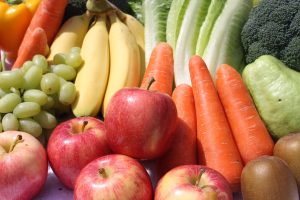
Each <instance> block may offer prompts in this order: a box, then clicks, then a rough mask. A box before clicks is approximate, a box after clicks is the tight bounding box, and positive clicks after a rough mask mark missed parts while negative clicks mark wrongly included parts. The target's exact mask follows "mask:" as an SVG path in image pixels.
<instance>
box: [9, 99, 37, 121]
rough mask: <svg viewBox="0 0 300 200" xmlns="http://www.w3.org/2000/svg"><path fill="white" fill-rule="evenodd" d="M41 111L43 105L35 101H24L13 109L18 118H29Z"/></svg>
mask: <svg viewBox="0 0 300 200" xmlns="http://www.w3.org/2000/svg"><path fill="white" fill-rule="evenodd" d="M40 111H41V107H40V105H39V104H38V103H35V102H22V103H20V104H18V105H17V106H16V107H15V109H14V110H13V113H14V115H15V116H16V117H17V118H27V117H32V116H34V115H37V114H38V113H39V112H40Z"/></svg>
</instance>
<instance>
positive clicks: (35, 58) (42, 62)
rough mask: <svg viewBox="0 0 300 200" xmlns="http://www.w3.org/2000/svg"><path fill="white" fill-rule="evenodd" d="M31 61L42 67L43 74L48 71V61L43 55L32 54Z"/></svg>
mask: <svg viewBox="0 0 300 200" xmlns="http://www.w3.org/2000/svg"><path fill="white" fill-rule="evenodd" d="M32 62H33V63H34V64H35V65H36V66H38V67H41V68H42V69H43V74H45V73H46V72H47V71H48V62H47V60H46V58H45V56H43V55H40V54H37V55H35V56H33V58H32Z"/></svg>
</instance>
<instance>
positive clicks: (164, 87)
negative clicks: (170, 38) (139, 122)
mask: <svg viewBox="0 0 300 200" xmlns="http://www.w3.org/2000/svg"><path fill="white" fill-rule="evenodd" d="M173 64H174V60H173V49H172V47H171V46H170V45H169V44H168V43H165V42H161V43H159V44H158V45H156V46H155V48H154V49H153V51H152V53H151V57H150V60H149V64H148V66H147V69H146V71H145V74H144V77H143V80H142V83H141V88H145V89H146V88H147V86H148V83H149V81H150V79H151V78H152V77H153V78H154V80H155V82H154V83H153V84H152V85H151V87H150V90H157V91H160V92H163V93H166V94H169V95H170V96H171V95H172V90H173V76H174V69H173Z"/></svg>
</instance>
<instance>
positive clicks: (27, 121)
mask: <svg viewBox="0 0 300 200" xmlns="http://www.w3.org/2000/svg"><path fill="white" fill-rule="evenodd" d="M19 124H20V128H19V129H20V131H24V132H26V133H29V134H31V135H32V136H34V137H39V136H40V135H41V134H42V132H43V129H42V127H41V125H40V124H39V123H37V122H36V121H35V120H33V119H31V118H24V119H20V120H19Z"/></svg>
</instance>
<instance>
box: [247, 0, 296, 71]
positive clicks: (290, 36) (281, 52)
mask: <svg viewBox="0 0 300 200" xmlns="http://www.w3.org/2000/svg"><path fill="white" fill-rule="evenodd" d="M241 41H242V44H243V47H244V50H245V56H246V63H247V64H249V63H252V62H254V60H256V59H257V58H258V57H259V56H261V55H266V54H267V55H272V56H274V57H276V58H278V59H280V60H281V61H282V62H284V63H285V64H286V65H287V66H288V67H290V68H292V69H295V70H297V71H300V0H262V1H261V2H260V3H259V4H258V5H257V6H256V7H254V8H253V9H252V10H251V12H250V14H249V18H248V20H247V22H246V23H245V25H244V27H243V29H242V32H241Z"/></svg>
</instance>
